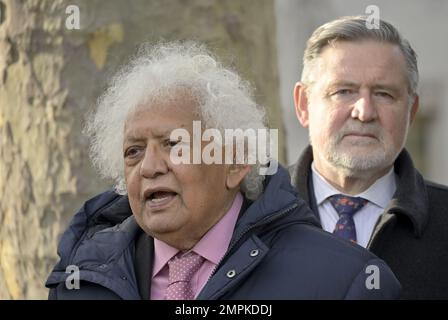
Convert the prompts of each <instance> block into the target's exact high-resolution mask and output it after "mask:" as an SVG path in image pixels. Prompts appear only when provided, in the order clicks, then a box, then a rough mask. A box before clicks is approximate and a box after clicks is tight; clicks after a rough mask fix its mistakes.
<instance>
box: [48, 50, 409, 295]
mask: <svg viewBox="0 0 448 320" xmlns="http://www.w3.org/2000/svg"><path fill="white" fill-rule="evenodd" d="M264 120H265V111H264V110H263V108H261V107H259V106H257V104H256V103H255V102H254V100H253V97H252V93H251V90H250V88H249V86H248V84H247V83H246V82H244V81H242V80H241V79H240V77H239V76H238V75H237V74H236V73H234V72H232V71H230V70H228V69H225V68H224V67H222V66H221V64H219V63H218V62H217V61H216V59H214V58H213V57H212V56H211V55H210V54H209V53H208V51H206V50H205V49H204V48H203V47H202V46H199V45H195V44H188V43H187V44H179V43H171V44H160V45H157V46H155V47H152V48H149V49H148V48H147V49H144V50H142V51H141V52H140V55H139V56H138V57H136V58H135V59H134V60H132V62H131V63H130V64H129V65H127V66H125V67H124V68H123V69H122V70H121V71H120V72H119V73H118V74H117V76H116V77H115V78H114V79H113V81H112V83H111V85H110V87H109V89H108V90H107V91H106V92H105V94H104V95H103V96H102V97H101V99H100V100H99V103H98V107H97V109H96V111H95V113H94V114H92V115H91V117H90V119H89V122H88V125H87V128H86V132H87V133H88V135H89V136H90V138H91V142H92V145H91V156H92V159H93V163H94V164H95V165H96V167H97V168H98V170H99V172H100V173H101V174H102V175H103V176H105V177H109V178H113V179H115V181H116V187H115V188H114V190H110V191H107V192H104V193H102V194H100V195H98V196H96V197H95V198H93V199H91V200H89V201H87V202H86V203H85V204H84V206H83V207H82V209H81V210H80V211H79V212H78V213H77V214H76V215H75V216H74V218H73V221H72V222H71V224H70V226H69V227H68V229H67V231H66V232H65V233H64V234H63V236H62V238H61V241H60V244H59V248H58V253H59V256H60V261H59V262H58V264H57V265H56V266H55V268H54V270H53V271H52V273H51V274H50V276H49V278H48V280H47V283H46V286H47V287H48V288H49V289H50V294H49V298H51V299H151V300H159V299H185V300H189V299H369V298H389V299H392V298H397V297H398V296H399V293H400V285H399V283H398V282H397V280H396V279H395V276H394V275H393V273H392V272H391V271H390V269H389V268H388V267H387V266H386V265H385V263H384V262H383V261H381V260H380V259H378V258H376V257H375V256H374V255H373V254H371V253H369V252H368V251H367V250H364V249H363V248H360V247H357V246H354V245H352V244H350V243H348V242H345V241H342V240H338V239H337V238H335V237H334V236H333V235H331V234H329V233H326V232H324V231H322V230H320V229H319V227H318V223H317V222H316V219H315V218H314V217H313V214H312V212H311V211H310V210H309V208H308V207H307V205H306V204H305V202H304V201H303V200H302V199H301V198H299V197H298V196H297V194H296V193H295V191H294V189H293V188H292V186H291V184H290V178H289V175H288V173H287V171H286V170H285V169H284V168H282V167H281V166H278V167H276V166H274V167H275V168H277V170H276V172H275V173H274V172H271V173H273V174H272V175H268V176H263V175H260V172H261V171H260V169H261V165H262V163H260V162H259V161H258V162H256V163H249V162H248V159H249V158H252V159H254V158H256V157H253V155H251V154H250V153H251V152H254V150H257V149H256V148H255V149H254V148H250V147H248V148H244V152H245V154H244V156H243V160H244V161H243V162H238V161H236V158H237V157H230V159H231V160H232V161H231V162H230V163H229V162H227V161H225V162H224V163H219V162H217V163H215V162H212V163H209V161H199V162H197V161H193V163H184V162H180V163H178V162H177V160H179V159H178V158H177V159H175V158H176V157H177V156H180V158H187V159H188V158H191V157H193V156H194V153H195V152H196V151H195V150H189V149H188V148H180V146H183V147H185V145H188V144H189V142H191V141H189V139H187V140H182V139H179V137H177V136H176V135H173V132H174V131H175V130H179V129H183V130H184V132H187V133H189V134H190V136H191V135H194V126H195V123H197V122H196V121H200V124H201V127H202V129H215V130H216V131H214V132H215V133H216V132H221V133H223V132H224V131H225V130H227V129H241V130H247V129H260V130H262V129H266V126H265V124H264ZM232 141H233V140H232ZM215 142H216V143H215ZM210 143H212V142H211V141H208V143H207V141H206V140H204V139H202V140H201V147H202V148H205V147H207V146H208V145H209V144H210ZM214 143H215V145H214V146H215V148H214V149H213V150H214V151H213V152H216V153H219V154H224V153H225V152H226V151H227V150H228V149H227V150H226V149H225V147H226V146H225V145H224V144H228V143H229V142H228V141H225V142H224V143H223V144H220V143H219V142H217V141H214ZM261 143H262V144H263V143H267V141H261ZM231 150H233V149H231ZM190 151H191V152H190ZM184 152H187V156H186V154H185V153H184ZM214 156H216V154H214ZM227 158H229V157H227ZM196 160H197V159H196ZM202 160H204V159H202ZM271 162H275V159H271ZM67 270H76V272H78V273H77V274H76V275H77V277H78V279H74V278H75V277H74V276H73V275H70V273H66V271H67ZM373 273H375V274H373ZM72 280H73V281H72ZM75 280H79V282H78V283H74V281H75ZM380 284H381V285H380Z"/></svg>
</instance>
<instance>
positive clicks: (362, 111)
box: [352, 93, 378, 122]
mask: <svg viewBox="0 0 448 320" xmlns="http://www.w3.org/2000/svg"><path fill="white" fill-rule="evenodd" d="M377 116H378V114H377V110H376V106H375V104H374V102H373V99H372V97H371V96H370V94H368V93H366V94H362V95H361V96H360V97H359V99H358V100H357V101H356V102H355V104H354V106H353V110H352V118H355V119H358V120H359V121H361V122H370V121H373V120H375V119H376V118H377Z"/></svg>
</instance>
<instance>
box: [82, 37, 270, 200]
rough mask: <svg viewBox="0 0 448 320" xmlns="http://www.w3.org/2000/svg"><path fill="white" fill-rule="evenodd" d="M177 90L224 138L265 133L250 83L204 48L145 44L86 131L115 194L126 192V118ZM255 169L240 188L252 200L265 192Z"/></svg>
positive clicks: (92, 153) (100, 104)
mask: <svg viewBox="0 0 448 320" xmlns="http://www.w3.org/2000/svg"><path fill="white" fill-rule="evenodd" d="M178 88H182V89H185V88H186V89H187V90H188V91H189V93H191V95H192V97H193V99H194V101H197V103H198V113H199V116H200V118H201V120H202V123H203V125H204V124H205V127H206V128H215V129H218V130H219V131H220V132H221V134H222V135H223V136H224V130H225V129H242V130H246V129H255V130H257V129H266V125H265V123H266V112H265V110H264V108H262V107H261V106H259V105H257V104H256V103H255V101H254V98H253V93H252V91H253V90H252V88H251V86H250V85H249V83H248V82H246V81H244V80H242V79H241V78H240V77H239V76H238V74H237V73H235V72H234V71H231V70H230V69H228V68H225V67H223V66H222V64H221V63H220V62H218V61H217V59H216V58H214V57H213V55H212V54H211V53H210V52H209V51H208V50H207V49H206V48H205V47H204V46H203V45H199V44H196V43H194V42H184V43H180V42H172V43H160V44H157V45H154V46H150V45H143V46H142V47H141V48H140V50H139V51H138V53H137V55H136V56H135V57H134V58H133V59H131V61H130V63H128V64H127V65H125V66H124V67H123V68H122V69H121V70H120V71H119V72H118V73H117V74H116V75H115V76H114V77H113V79H112V81H111V83H110V84H109V86H108V88H107V90H106V91H105V92H104V94H103V95H102V96H101V97H100V98H99V99H98V102H97V106H96V108H95V110H94V111H92V112H91V113H90V114H89V115H88V118H87V121H86V125H85V128H84V133H85V134H87V136H88V137H89V139H90V143H91V144H90V157H91V160H92V162H93V165H94V166H95V167H96V168H97V170H98V171H99V173H100V175H101V176H102V177H104V178H111V179H113V180H114V181H115V183H116V184H115V189H116V192H117V193H119V194H126V193H127V191H126V184H125V179H124V159H123V153H122V147H123V138H124V136H123V134H124V133H123V131H124V124H125V121H126V118H127V116H128V115H129V114H130V113H131V112H132V111H133V110H134V108H136V107H137V106H141V105H145V106H148V107H149V108H150V106H151V105H152V104H153V103H148V102H157V101H161V100H160V99H161V98H163V97H167V96H168V97H169V95H170V94H175V92H176V90H175V89H178ZM255 152H256V151H255ZM256 158H257V157H256V156H255V157H254V159H256ZM246 159H247V157H246ZM259 167H260V164H259V163H258V162H257V163H256V164H254V165H252V168H251V170H250V172H249V174H248V175H247V176H246V177H245V178H244V180H243V182H242V184H241V186H240V187H241V191H242V192H243V193H244V194H245V196H246V197H247V198H249V199H252V200H254V199H256V198H257V197H258V196H259V195H260V194H261V192H262V191H263V179H264V176H262V175H260V174H259V171H258V169H259Z"/></svg>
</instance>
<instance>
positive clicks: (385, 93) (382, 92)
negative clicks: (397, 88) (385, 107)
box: [375, 91, 393, 98]
mask: <svg viewBox="0 0 448 320" xmlns="http://www.w3.org/2000/svg"><path fill="white" fill-rule="evenodd" d="M375 95H377V96H380V97H385V98H393V96H392V95H391V94H389V93H387V92H385V91H379V92H375Z"/></svg>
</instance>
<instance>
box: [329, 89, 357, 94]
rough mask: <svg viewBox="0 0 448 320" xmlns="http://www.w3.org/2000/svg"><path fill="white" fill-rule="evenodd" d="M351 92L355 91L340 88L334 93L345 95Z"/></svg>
mask: <svg viewBox="0 0 448 320" xmlns="http://www.w3.org/2000/svg"><path fill="white" fill-rule="evenodd" d="M351 93H353V91H352V90H350V89H341V90H338V91H336V92H335V93H333V95H342V96H343V95H347V94H351Z"/></svg>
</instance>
